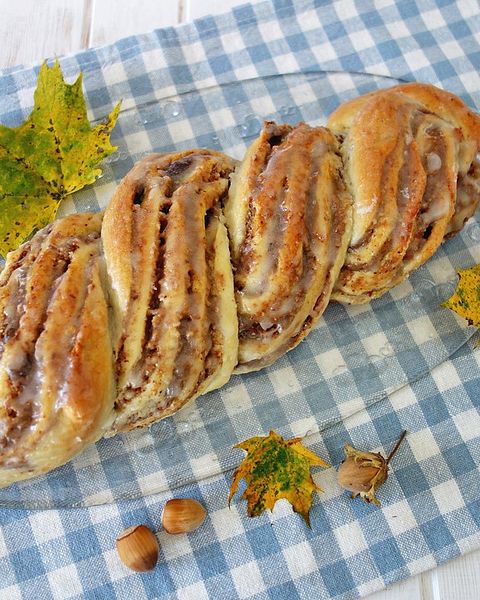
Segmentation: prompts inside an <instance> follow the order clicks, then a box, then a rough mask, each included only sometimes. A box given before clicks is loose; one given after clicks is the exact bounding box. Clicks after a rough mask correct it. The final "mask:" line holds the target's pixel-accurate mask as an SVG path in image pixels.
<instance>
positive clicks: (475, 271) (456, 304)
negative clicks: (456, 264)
mask: <svg viewBox="0 0 480 600" xmlns="http://www.w3.org/2000/svg"><path fill="white" fill-rule="evenodd" d="M458 275H459V277H460V280H459V282H458V285H457V288H456V290H455V292H454V294H453V296H451V297H450V298H449V299H448V300H447V301H446V302H444V304H443V306H445V307H446V308H449V309H450V310H453V311H454V312H456V313H457V315H460V316H461V317H463V318H464V319H467V321H468V324H469V325H475V327H480V265H475V266H474V267H470V268H469V269H463V270H461V271H458Z"/></svg>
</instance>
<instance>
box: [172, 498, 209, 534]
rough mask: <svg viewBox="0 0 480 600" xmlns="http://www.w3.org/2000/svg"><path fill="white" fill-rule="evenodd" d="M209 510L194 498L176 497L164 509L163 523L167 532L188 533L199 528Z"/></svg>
mask: <svg viewBox="0 0 480 600" xmlns="http://www.w3.org/2000/svg"><path fill="white" fill-rule="evenodd" d="M206 514H207V511H206V510H205V508H204V507H203V506H202V505H201V504H200V502H197V501H196V500H193V498H174V499H172V500H169V501H168V502H167V503H166V504H165V507H164V509H163V513H162V525H163V528H164V529H165V531H166V532H167V533H188V532H190V531H194V530H195V529H198V527H200V525H201V524H202V523H203V521H204V520H205V516H206Z"/></svg>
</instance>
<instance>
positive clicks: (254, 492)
mask: <svg viewBox="0 0 480 600" xmlns="http://www.w3.org/2000/svg"><path fill="white" fill-rule="evenodd" d="M235 448H241V449H242V450H245V451H246V452H247V456H246V457H245V458H244V460H243V461H242V463H241V464H240V465H239V467H238V468H237V469H236V470H235V472H234V474H233V481H232V485H231V488H230V494H229V497H228V502H229V504H230V501H231V499H232V498H233V496H234V494H235V492H236V491H237V489H238V484H239V482H240V480H241V479H245V481H246V483H247V487H246V489H245V491H244V492H243V494H242V499H244V500H247V512H248V515H249V516H250V517H256V516H258V515H260V514H262V513H263V511H264V510H265V509H267V508H268V509H269V510H272V509H273V507H274V505H275V502H276V501H277V500H280V499H281V498H285V499H286V500H288V501H289V502H290V504H291V505H292V507H293V510H294V511H295V512H297V513H299V514H300V515H302V517H303V518H304V519H305V522H306V523H307V525H308V526H309V527H310V516H309V512H310V507H311V506H312V499H313V498H312V497H313V493H314V492H315V491H322V490H321V488H319V487H318V486H317V485H316V484H315V483H314V481H313V479H312V476H311V474H310V468H311V467H316V466H318V467H328V466H329V465H328V464H327V463H326V462H325V461H324V460H323V459H321V458H320V457H319V456H317V455H316V454H314V453H313V452H312V451H311V450H309V449H308V448H305V446H303V445H302V443H301V438H293V439H291V440H284V439H283V438H282V436H280V435H279V434H278V433H275V431H270V434H269V435H268V436H257V437H252V438H250V439H248V440H245V441H244V442H241V443H240V444H237V445H236V446H235Z"/></svg>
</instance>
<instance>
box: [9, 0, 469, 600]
mask: <svg viewBox="0 0 480 600" xmlns="http://www.w3.org/2000/svg"><path fill="white" fill-rule="evenodd" d="M244 1H246V0H244ZM241 3H242V0H222V1H221V2H218V1H216V0H16V1H14V2H12V0H0V40H1V44H0V68H2V67H8V66H13V65H17V64H31V63H38V62H41V61H42V60H43V59H44V58H46V57H51V56H55V55H62V54H68V53H71V52H75V51H77V50H81V49H83V48H88V47H90V46H99V45H103V44H108V43H110V42H114V41H115V40H117V39H119V38H122V37H125V36H127V35H131V34H135V33H142V32H146V31H150V30H152V29H156V28H158V27H165V26H168V25H174V24H177V23H185V22H187V21H191V20H192V19H196V18H198V17H202V16H204V15H208V14H214V13H220V12H224V11H226V10H228V9H230V8H231V7H233V6H235V5H238V4H241ZM369 598H370V600H479V599H480V551H477V552H474V553H472V554H469V555H467V556H464V557H461V558H459V559H457V560H454V561H452V562H450V563H448V564H446V565H443V566H442V567H439V568H437V569H434V570H432V571H429V572H426V573H424V574H422V575H418V576H416V577H412V578H411V579H409V580H407V581H405V582H403V583H400V584H397V585H395V586H393V587H391V588H390V589H389V590H387V591H385V592H378V593H376V594H373V595H372V596H370V597H369Z"/></svg>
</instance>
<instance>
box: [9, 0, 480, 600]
mask: <svg viewBox="0 0 480 600" xmlns="http://www.w3.org/2000/svg"><path fill="white" fill-rule="evenodd" d="M479 36H480V8H479V6H478V3H477V2H474V1H471V2H468V1H466V0H464V1H463V2H453V1H451V0H444V1H442V2H440V1H437V2H430V1H423V2H410V1H408V0H402V2H398V3H394V2H377V3H376V4H375V3H373V2H369V1H362V2H360V1H359V2H353V1H344V0H341V1H336V2H330V1H327V0H323V1H318V2H314V1H312V0H301V1H299V2H295V3H293V2H288V1H286V0H282V1H277V2H273V3H270V2H265V3H261V4H256V5H253V6H251V5H245V6H243V7H240V8H237V9H235V10H234V11H233V12H232V13H231V14H229V15H224V16H220V17H210V18H204V19H201V20H199V21H196V22H194V23H193V24H189V25H185V26H181V27H178V28H169V29H163V30H158V31H155V32H153V33H151V34H146V35H142V36H135V37H131V38H127V39H125V40H121V41H119V42H117V43H116V44H114V45H111V46H107V47H104V48H100V49H97V50H88V51H85V52H81V53H79V54H76V55H74V56H71V57H67V58H65V59H62V60H61V63H62V67H63V69H64V72H65V73H66V75H67V76H68V77H70V76H71V77H73V76H75V75H76V73H77V72H78V70H79V69H82V70H83V72H84V77H85V89H86V93H87V99H88V103H89V109H90V116H91V118H92V120H95V119H100V118H101V117H102V116H103V115H105V114H106V113H107V112H108V111H109V110H110V109H111V106H112V104H113V103H114V102H115V101H116V100H118V99H119V98H123V108H122V113H121V116H120V119H119V123H118V126H117V128H116V130H115V133H114V140H115V142H116V143H117V144H118V145H119V152H118V153H117V154H116V155H114V156H113V157H111V159H110V161H109V162H108V164H107V165H106V167H105V174H104V177H103V178H102V179H101V180H100V181H99V182H97V184H96V185H95V186H94V187H92V188H90V189H88V190H84V191H83V192H81V193H79V194H77V195H76V196H75V198H73V199H72V200H71V201H70V202H67V203H66V204H65V206H64V207H63V209H62V210H63V212H69V211H74V210H77V211H85V210H97V209H99V208H100V207H102V206H104V205H105V204H106V202H107V201H108V197H109V195H110V194H111V192H112V190H113V189H114V187H115V184H116V182H118V180H119V179H120V178H121V177H122V176H123V175H124V174H125V173H126V172H127V171H128V169H129V168H130V167H131V166H132V164H133V162H134V161H135V160H136V159H138V158H139V157H140V156H142V155H144V154H146V153H147V152H150V151H152V150H156V151H161V150H170V149H173V148H177V149H180V148H188V147H192V146H204V147H212V148H217V149H222V150H224V151H226V152H228V153H230V154H232V155H233V156H235V157H237V158H240V157H241V156H242V154H243V152H244V150H245V148H246V146H247V145H248V144H249V143H250V142H251V141H253V139H254V138H255V136H256V135H257V133H258V131H259V128H260V126H261V120H262V119H263V118H274V119H276V120H278V121H287V122H291V123H296V122H298V121H299V120H302V119H303V120H306V121H308V122H309V123H312V124H321V123H324V122H325V119H326V116H327V115H328V114H329V113H330V112H331V111H332V110H333V109H334V108H335V107H336V106H337V105H338V104H339V102H341V101H343V100H345V99H347V98H350V97H353V96H355V95H358V94H359V93H363V92H365V91H369V90H372V89H376V88H378V87H382V86H388V85H392V84H395V83H397V82H398V81H412V80H417V81H422V82H431V83H434V84H436V85H439V86H442V87H444V88H445V89H448V90H450V91H453V92H455V93H457V94H459V95H460V96H462V97H463V98H464V100H465V101H466V102H467V103H468V104H469V105H470V106H472V107H476V108H477V109H478V108H479V107H480V77H479V74H478V72H479V67H480V43H479ZM35 78H36V69H29V68H27V69H25V68H21V67H19V68H15V69H10V70H8V72H7V71H4V72H3V73H1V72H0V122H2V123H4V124H7V125H12V126H13V125H16V124H18V123H19V122H20V121H21V120H22V119H23V118H24V117H25V116H26V115H27V114H28V112H29V110H30V108H31V103H32V93H33V89H34V85H35ZM473 262H480V224H479V223H478V217H477V220H475V219H474V220H472V222H471V223H469V224H468V225H467V227H466V228H465V230H464V232H462V234H461V235H459V236H457V237H456V238H454V239H453V240H450V241H449V242H448V243H447V244H445V245H444V246H443V247H442V248H441V249H440V250H439V251H438V252H437V254H436V255H435V257H434V258H433V259H432V260H430V261H429V262H428V263H427V265H425V266H424V267H422V269H420V270H419V271H418V272H416V273H415V274H414V275H413V276H412V277H411V279H410V281H408V282H405V283H404V284H402V285H401V286H399V287H398V288H396V289H395V290H393V291H392V292H391V293H390V294H387V295H386V296H384V297H383V298H382V299H380V300H377V301H375V302H373V303H371V304H370V305H368V306H366V307H356V308H345V307H342V306H340V305H332V306H331V307H329V308H328V310H327V311H326V314H325V316H324V318H323V319H322V320H321V322H320V323H319V325H318V327H317V328H316V329H315V330H314V331H313V332H312V333H311V334H310V336H309V337H308V338H307V340H306V341H305V342H303V343H302V344H301V345H300V346H299V347H298V348H297V349H295V350H294V351H292V352H291V353H289V354H288V355H287V356H285V357H283V358H282V359H280V360H279V361H278V362H277V363H276V364H275V365H273V366H272V367H271V368H270V369H268V370H264V371H262V372H260V373H256V374H250V375H248V376H243V377H235V378H233V379H232V381H231V382H230V384H229V385H227V386H226V387H225V388H224V389H223V390H220V391H218V392H215V393H212V394H209V395H208V396H206V397H204V398H201V399H199V400H198V401H197V402H196V403H194V404H193V405H192V406H190V407H189V408H187V409H186V410H185V411H182V412H181V413H179V414H178V415H176V416H175V417H174V418H171V419H168V420H166V421H165V422H162V423H160V424H157V425H155V426H154V427H153V428H152V429H151V430H149V431H146V432H140V433H138V432H137V433H132V434H129V435H125V436H117V437H116V438H113V439H110V440H103V441H102V442H99V443H98V444H97V445H96V446H95V447H93V448H91V449H89V450H87V451H86V452H85V453H83V454H82V455H81V456H80V457H78V458H77V459H75V460H74V461H73V462H72V463H70V464H69V465H66V466H65V467H63V468H61V469H59V470H57V471H55V472H54V473H52V474H50V475H49V476H47V477H44V478H40V479H38V480H35V481H33V482H26V483H24V484H21V485H18V486H13V487H12V488H8V489H7V490H0V505H2V506H4V507H5V508H1V509H0V522H1V528H0V598H2V599H3V598H5V599H8V600H10V599H14V598H28V599H30V598H35V599H39V600H42V599H44V598H45V599H47V598H51V597H54V598H70V597H72V598H98V599H100V598H105V599H110V598H129V599H130V598H132V597H135V598H138V599H141V598H172V599H173V598H192V599H195V600H197V599H202V598H210V599H215V600H217V599H220V598H221V599H227V600H228V599H230V598H232V599H233V598H257V599H266V598H278V599H288V600H290V599H293V598H298V597H299V598H305V599H311V600H314V599H315V600H316V599H319V598H339V599H340V598H356V597H359V596H363V595H366V594H368V593H370V592H372V591H374V590H377V589H380V588H381V587H383V586H385V585H388V584H390V583H392V582H395V581H398V580H400V579H402V578H406V577H409V576H410V575H413V574H416V573H419V572H421V571H423V570H425V569H429V568H431V567H433V566H435V565H436V564H439V563H441V562H443V561H446V560H449V559H451V558H453V557H455V556H458V555H459V554H462V553H465V552H468V551H469V550H472V549H475V548H478V547H480V477H479V468H478V465H479V462H480V443H479V442H480V416H479V411H478V409H479V404H480V369H479V363H480V352H479V350H476V349H475V336H474V337H473V338H472V337H471V336H472V334H473V333H474V332H473V330H472V329H471V328H468V327H467V326H466V325H465V324H464V323H463V322H462V321H461V320H459V319H457V317H455V316H454V315H453V314H451V313H450V312H449V311H446V310H445V309H443V308H441V307H440V306H439V304H440V302H441V300H442V298H445V297H446V296H448V294H449V293H450V292H451V290H452V286H453V285H454V280H455V276H454V269H455V268H459V267H465V266H468V265H471V264H473ZM477 344H478V336H477ZM271 428H274V429H276V430H277V431H279V432H281V433H282V434H284V435H287V436H291V435H306V439H305V443H306V444H307V445H308V446H309V447H311V448H312V449H313V450H314V451H316V452H318V453H319V454H320V455H321V456H323V457H324V458H325V459H326V460H327V461H329V462H330V463H331V464H333V465H336V466H338V464H339V463H340V462H341V460H342V456H343V451H342V448H343V445H344V444H345V443H346V442H349V443H352V444H353V445H355V446H357V447H360V448H362V449H371V450H382V451H383V452H384V453H387V452H388V451H389V449H390V448H391V446H392V444H393V442H394V441H395V439H396V438H397V437H398V435H399V433H400V432H401V431H402V430H403V429H407V430H408V432H409V435H408V436H407V438H406V441H405V442H404V445H403V446H402V448H401V450H400V451H399V453H398V454H397V456H396V458H395V461H394V463H393V465H392V467H393V468H392V472H391V475H390V477H389V479H388V482H387V483H386V484H385V486H384V487H383V488H381V490H380V492H379V497H380V499H381V501H382V507H381V508H377V507H374V506H370V505H366V504H364V503H362V502H361V501H358V500H357V501H351V500H350V499H349V497H348V495H347V494H346V493H342V490H341V489H340V488H339V487H338V485H337V484H336V480H335V470H334V469H333V468H332V469H328V470H325V471H318V472H315V474H314V477H315V481H316V482H317V483H318V484H319V485H320V486H321V487H322V488H323V489H324V490H325V493H324V494H321V495H317V496H316V497H315V501H314V505H313V507H312V511H311V522H312V529H311V530H309V529H307V528H306V526H305V524H304V523H303V521H302V520H301V519H300V518H299V517H298V515H294V514H292V512H291V509H290V507H289V506H288V505H287V504H284V503H283V502H280V503H279V504H278V505H277V507H276V508H275V510H274V511H273V513H267V514H264V515H263V516H261V517H259V518H256V519H249V518H248V517H247V516H246V510H245V506H244V503H243V501H240V500H239V499H238V497H237V498H236V499H235V500H234V502H233V504H232V507H231V509H229V508H228V507H227V496H228V489H229V485H230V482H231V475H232V471H231V470H232V468H233V467H234V466H235V465H237V464H238V462H239V461H240V460H241V458H242V452H241V451H239V450H232V446H233V444H235V443H236V442H238V441H241V440H243V439H245V438H247V437H250V436H251V435H259V434H260V435H261V434H267V433H268V431H269V429H271ZM153 492H156V493H153ZM172 496H176V497H179V496H181V497H195V498H197V499H199V500H200V501H201V502H202V503H203V504H204V505H205V506H206V508H207V510H208V517H207V520H206V522H205V524H204V525H203V526H202V527H201V528H200V529H199V530H197V531H196V532H193V533H191V534H189V535H181V536H169V535H168V534H166V533H164V532H160V533H159V539H160V544H161V553H160V560H159V564H158V566H157V568H156V569H155V570H154V571H153V572H151V573H148V574H143V575H138V574H134V573H132V572H130V571H128V570H127V569H126V568H125V567H124V566H123V565H122V564H121V563H120V561H119V560H118V557H117V555H116V551H115V538H116V536H117V535H118V533H119V532H120V531H121V530H123V529H124V528H125V527H127V526H129V525H133V524H138V523H145V524H147V525H149V526H151V527H152V528H154V529H158V528H159V525H160V523H159V522H160V515H161V510H162V507H163V505H164V503H165V501H166V500H167V499H168V498H170V497H172ZM127 498H133V499H129V500H126V499H127ZM102 502H103V503H104V502H108V503H107V504H103V505H100V506H94V505H95V504H99V503H102ZM72 506H76V507H77V508H71V507H72ZM33 507H37V508H49V509H50V510H33ZM67 507H70V508H67ZM78 507H80V508H78Z"/></svg>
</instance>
